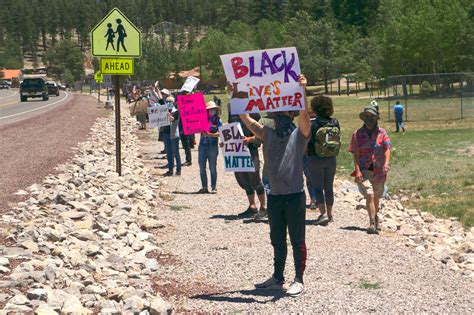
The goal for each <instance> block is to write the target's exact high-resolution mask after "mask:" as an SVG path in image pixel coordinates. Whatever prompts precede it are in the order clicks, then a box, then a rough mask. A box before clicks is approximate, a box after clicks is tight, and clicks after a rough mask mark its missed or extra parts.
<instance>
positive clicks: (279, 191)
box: [260, 119, 309, 195]
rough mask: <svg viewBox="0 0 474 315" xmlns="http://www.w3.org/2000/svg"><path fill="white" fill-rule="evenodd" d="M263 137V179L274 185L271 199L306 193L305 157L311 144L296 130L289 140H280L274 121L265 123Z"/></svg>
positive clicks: (266, 120) (286, 138)
mask: <svg viewBox="0 0 474 315" xmlns="http://www.w3.org/2000/svg"><path fill="white" fill-rule="evenodd" d="M260 123H262V124H263V125H264V135H263V157H264V159H265V162H264V164H263V176H265V177H266V178H267V179H268V181H269V182H270V194H271V195H289V194H295V193H300V192H302V191H303V190H304V181H303V154H304V150H305V148H306V146H307V144H308V140H309V139H306V138H305V137H304V136H303V134H302V133H301V131H300V128H296V129H295V130H293V132H292V133H291V134H290V135H288V136H287V137H284V138H280V137H279V136H277V134H276V131H275V127H274V124H273V121H272V120H270V119H262V120H260Z"/></svg>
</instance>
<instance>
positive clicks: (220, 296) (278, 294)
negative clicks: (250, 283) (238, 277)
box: [190, 289, 286, 304]
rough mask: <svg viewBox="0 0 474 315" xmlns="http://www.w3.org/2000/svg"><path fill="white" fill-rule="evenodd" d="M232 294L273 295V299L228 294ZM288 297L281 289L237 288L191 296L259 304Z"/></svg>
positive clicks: (209, 299)
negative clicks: (261, 299)
mask: <svg viewBox="0 0 474 315" xmlns="http://www.w3.org/2000/svg"><path fill="white" fill-rule="evenodd" d="M232 294H241V295H244V296H255V297H272V299H269V300H266V301H260V300H257V299H255V298H253V297H240V296H237V297H231V296H226V295H232ZM284 297H286V294H285V292H283V291H281V290H257V289H253V290H236V291H228V292H220V293H214V294H200V295H194V296H192V297H190V299H194V300H206V301H215V302H231V303H259V304H266V303H273V302H276V301H278V300H280V299H281V298H284Z"/></svg>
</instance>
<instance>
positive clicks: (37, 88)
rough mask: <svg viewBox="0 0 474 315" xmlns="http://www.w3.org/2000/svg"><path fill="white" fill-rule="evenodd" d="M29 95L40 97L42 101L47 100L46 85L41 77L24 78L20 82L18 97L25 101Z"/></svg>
mask: <svg viewBox="0 0 474 315" xmlns="http://www.w3.org/2000/svg"><path fill="white" fill-rule="evenodd" d="M29 97H33V98H35V97H42V98H43V101H47V100H49V94H48V87H47V86H46V82H45V81H44V79H42V78H28V79H24V80H23V82H21V84H20V99H21V101H22V102H26V101H27V100H28V98H29Z"/></svg>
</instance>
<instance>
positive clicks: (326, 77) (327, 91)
mask: <svg viewBox="0 0 474 315" xmlns="http://www.w3.org/2000/svg"><path fill="white" fill-rule="evenodd" d="M328 72H329V71H328V68H327V67H325V68H324V93H325V94H328V93H329V89H328Z"/></svg>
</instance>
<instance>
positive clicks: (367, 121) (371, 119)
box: [364, 117, 377, 127]
mask: <svg viewBox="0 0 474 315" xmlns="http://www.w3.org/2000/svg"><path fill="white" fill-rule="evenodd" d="M364 123H365V125H366V126H367V127H373V126H375V125H376V124H377V118H376V117H364Z"/></svg>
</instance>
